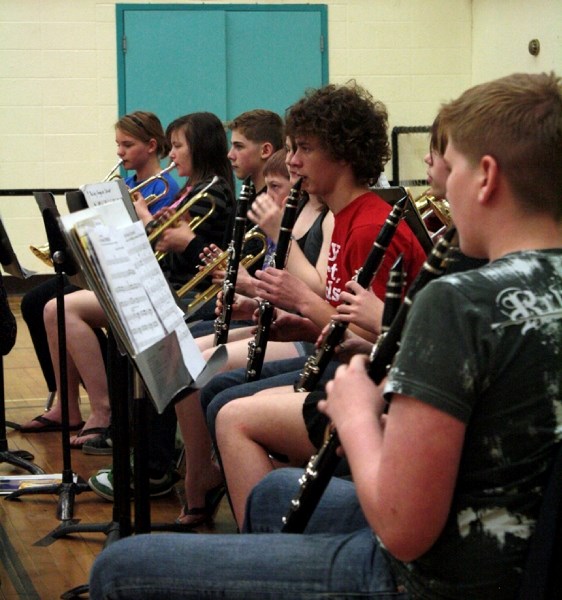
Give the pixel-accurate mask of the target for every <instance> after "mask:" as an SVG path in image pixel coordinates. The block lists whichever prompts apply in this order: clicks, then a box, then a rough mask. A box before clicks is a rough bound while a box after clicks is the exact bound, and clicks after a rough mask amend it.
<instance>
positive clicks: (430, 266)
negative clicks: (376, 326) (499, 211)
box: [368, 226, 457, 384]
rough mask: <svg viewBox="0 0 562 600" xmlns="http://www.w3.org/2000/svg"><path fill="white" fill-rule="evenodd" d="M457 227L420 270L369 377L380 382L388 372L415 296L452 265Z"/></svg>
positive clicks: (378, 349)
mask: <svg viewBox="0 0 562 600" xmlns="http://www.w3.org/2000/svg"><path fill="white" fill-rule="evenodd" d="M456 236H457V230H456V228H455V227H454V226H451V227H450V228H449V229H448V230H447V231H446V232H445V233H444V234H443V237H441V239H439V241H438V242H437V244H435V247H434V248H433V250H432V251H431V252H430V253H429V255H428V257H427V259H426V260H425V262H424V263H423V265H422V268H421V269H420V272H419V273H418V275H417V277H416V278H415V279H414V281H413V283H412V285H411V286H410V288H409V290H408V292H407V293H406V296H405V298H404V302H402V304H401V305H400V308H399V310H398V313H397V314H396V316H395V317H394V320H393V321H392V327H390V329H389V330H388V331H387V332H386V334H385V335H384V336H383V337H382V338H381V339H380V340H379V341H378V343H377V344H375V346H374V347H373V351H372V353H371V358H370V361H369V368H368V373H369V377H370V378H371V379H372V380H373V381H374V382H375V383H376V384H379V383H380V382H381V381H382V380H383V379H384V377H386V374H387V373H388V369H389V367H390V364H391V363H392V360H393V359H394V356H395V355H396V352H397V351H398V346H399V344H400V337H401V335H402V329H403V328H404V323H405V322H406V316H407V315H408V311H409V310H410V306H411V305H412V302H413V300H414V296H415V295H416V294H417V293H418V292H419V291H420V290H421V289H422V288H423V287H425V286H426V285H427V284H428V283H429V282H430V281H432V280H433V279H437V278H438V277H441V275H443V273H445V271H446V270H447V267H448V266H449V261H450V257H451V252H450V250H451V249H452V248H453V242H454V240H455V239H456Z"/></svg>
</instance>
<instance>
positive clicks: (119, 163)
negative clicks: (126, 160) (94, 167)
mask: <svg viewBox="0 0 562 600" xmlns="http://www.w3.org/2000/svg"><path fill="white" fill-rule="evenodd" d="M122 164H123V159H122V158H120V159H119V160H118V161H117V164H116V165H115V166H114V167H113V169H111V171H109V173H108V174H107V175H106V176H105V177H104V178H103V179H102V183H103V182H104V181H111V180H112V179H118V178H119V177H121V175H119V174H116V175H113V173H115V171H117V169H118V168H119V167H120V166H121V165H122Z"/></svg>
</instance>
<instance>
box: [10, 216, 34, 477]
mask: <svg viewBox="0 0 562 600" xmlns="http://www.w3.org/2000/svg"><path fill="white" fill-rule="evenodd" d="M0 263H1V264H2V268H3V269H4V270H5V271H6V272H7V273H10V274H11V275H13V276H14V277H18V278H20V279H23V278H26V277H29V275H30V274H31V271H27V270H26V269H23V267H21V265H20V263H19V261H18V259H17V256H16V255H15V253H14V250H13V248H12V244H11V243H10V238H9V237H8V233H7V232H6V229H5V228H4V224H3V223H2V219H0ZM5 411H6V398H5V395H4V360H3V356H1V355H0V463H2V462H5V463H8V464H11V465H13V466H15V467H20V468H21V469H24V470H26V471H29V472H30V473H32V474H33V475H43V474H44V473H45V471H44V470H43V469H42V468H41V467H38V466H37V465H34V464H33V463H32V462H31V461H32V460H33V458H34V457H33V454H31V453H30V452H28V451H27V450H8V440H7V438H6V426H8V427H11V428H12V429H17V428H18V427H19V426H18V424H17V423H12V422H11V421H6V412H5Z"/></svg>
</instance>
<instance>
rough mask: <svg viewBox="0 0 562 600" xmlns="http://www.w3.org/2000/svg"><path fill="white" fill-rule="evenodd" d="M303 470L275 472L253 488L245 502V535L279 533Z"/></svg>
mask: <svg viewBox="0 0 562 600" xmlns="http://www.w3.org/2000/svg"><path fill="white" fill-rule="evenodd" d="M301 475H302V469H293V468H286V469H276V470H275V471H272V472H271V473H268V474H267V475H266V476H265V477H264V478H263V479H262V480H261V481H260V482H259V483H258V484H257V485H255V486H254V488H253V489H252V491H251V492H250V496H249V497H248V501H247V503H246V515H245V518H244V532H245V533H246V532H247V533H250V532H253V533H259V532H278V531H279V530H280V529H281V526H282V525H283V520H282V517H283V516H284V514H285V512H286V511H287V510H288V509H289V506H290V501H291V499H292V498H293V497H294V495H295V493H296V492H297V490H298V486H299V483H298V479H299V477H300V476H301Z"/></svg>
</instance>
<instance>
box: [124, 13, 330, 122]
mask: <svg viewBox="0 0 562 600" xmlns="http://www.w3.org/2000/svg"><path fill="white" fill-rule="evenodd" d="M116 11H117V40H118V47H119V48H121V51H120V52H118V84H119V114H121V115H122V114H125V113H127V112H131V111H133V110H151V111H153V112H155V113H156V114H157V115H158V116H159V117H160V119H161V120H162V123H163V125H164V127H165V126H166V125H167V124H168V123H169V122H170V121H171V120H173V119H174V118H176V117H178V116H180V115H183V114H186V113H189V112H193V111H199V110H208V111H211V112H214V113H215V114H216V115H217V116H218V117H219V118H220V119H222V120H224V121H227V120H229V119H232V118H234V117H235V116H236V115H238V114H239V113H241V112H243V111H246V110H250V109H253V108H267V109H270V110H273V111H275V112H277V113H279V114H280V115H281V116H283V115H284V113H285V110H286V108H287V107H288V106H290V105H291V104H292V103H293V102H295V101H296V100H297V99H298V98H300V97H301V96H302V95H303V94H304V92H305V90H306V89H307V88H310V87H319V86H321V85H323V84H325V83H327V81H328V68H327V65H328V60H327V48H326V40H327V9H326V6H324V5H314V6H311V5H298V4H291V5H255V4H252V5H244V4H232V5H209V4H201V5H166V4H159V5H150V4H146V5H145V4H117V5H116Z"/></svg>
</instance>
